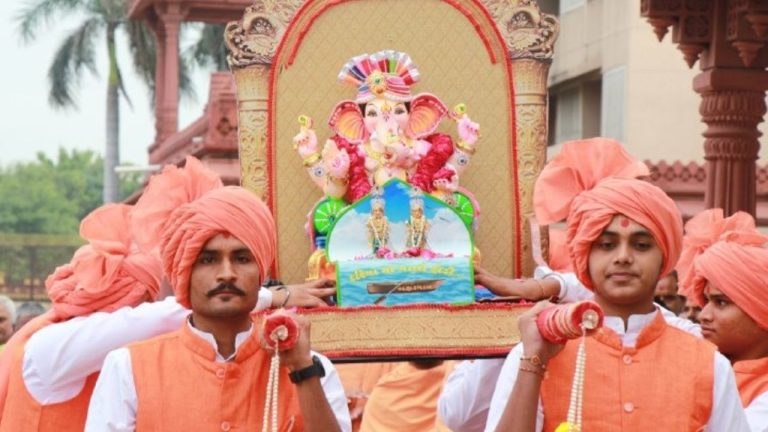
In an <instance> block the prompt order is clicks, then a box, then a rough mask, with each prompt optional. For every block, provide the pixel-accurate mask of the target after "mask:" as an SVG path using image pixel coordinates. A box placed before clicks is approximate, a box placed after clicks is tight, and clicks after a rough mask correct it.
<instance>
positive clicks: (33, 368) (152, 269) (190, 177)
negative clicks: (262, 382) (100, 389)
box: [0, 158, 332, 432]
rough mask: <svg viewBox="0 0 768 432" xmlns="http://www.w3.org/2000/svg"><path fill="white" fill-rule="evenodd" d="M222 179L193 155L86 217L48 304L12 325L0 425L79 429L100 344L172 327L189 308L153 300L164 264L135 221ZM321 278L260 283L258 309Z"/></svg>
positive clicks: (114, 344) (3, 365) (148, 224)
mask: <svg viewBox="0 0 768 432" xmlns="http://www.w3.org/2000/svg"><path fill="white" fill-rule="evenodd" d="M220 187H222V184H221V181H220V179H219V178H218V176H217V175H216V174H215V173H213V172H212V171H209V170H207V169H205V168H204V167H203V166H202V164H201V163H200V162H199V161H197V160H196V159H194V158H190V159H188V160H187V164H186V166H185V168H183V169H178V168H176V167H175V166H168V167H166V168H165V169H164V171H163V173H162V174H159V175H156V176H154V177H153V178H152V179H151V181H150V183H149V185H148V186H147V188H146V189H145V193H144V196H143V197H142V199H141V200H140V203H139V204H137V205H136V206H128V205H122V204H120V205H117V204H110V205H106V206H103V207H101V208H99V209H97V210H95V211H93V212H92V213H91V214H89V215H88V216H87V217H86V218H85V219H84V220H83V222H82V223H81V226H80V235H81V236H82V237H83V238H84V239H86V240H87V241H88V244H87V245H85V246H83V247H82V248H80V249H79V250H78V251H77V252H76V253H75V256H74V257H73V258H72V260H71V262H70V263H67V264H66V265H63V266H61V267H59V268H57V269H56V271H55V272H54V273H53V274H52V275H51V276H50V277H49V278H48V279H47V280H46V288H47V290H48V295H49V297H50V298H51V300H52V303H53V305H52V307H51V310H50V311H48V312H46V313H45V314H43V315H42V316H40V317H37V318H35V319H33V320H32V321H30V322H29V323H28V325H26V326H24V327H23V328H21V329H19V331H18V332H17V333H16V334H15V335H14V337H13V338H12V339H11V341H10V342H9V344H8V351H7V352H4V353H3V354H2V356H0V412H2V417H1V418H0V431H3V432H4V431H10V432H16V431H20V430H24V431H57V432H61V431H82V430H83V427H84V425H85V418H86V413H87V409H88V403H89V400H90V397H91V392H92V390H93V385H94V383H95V382H96V378H97V376H98V373H99V371H100V369H101V365H102V363H103V362H104V357H105V356H106V355H107V353H108V352H109V351H111V350H113V349H117V348H119V347H121V346H123V345H125V344H128V343H131V342H135V341H140V340H144V339H149V338H151V337H155V336H158V335H161V334H164V333H167V332H170V331H174V330H176V329H178V327H179V326H180V325H181V323H182V322H184V320H185V318H186V316H187V315H188V313H189V310H188V309H186V308H184V307H183V306H182V305H180V304H179V303H178V302H177V301H176V299H175V298H174V297H172V296H171V297H168V298H166V299H165V300H164V301H158V302H153V300H155V299H156V298H158V297H161V295H160V291H161V279H162V266H161V264H160V258H159V254H158V253H157V251H156V250H155V248H154V247H145V250H141V249H139V248H138V247H137V245H136V237H137V235H136V234H137V232H138V231H140V230H137V227H139V228H141V229H143V230H145V231H147V230H149V229H150V228H152V229H154V228H157V227H159V226H162V225H163V224H164V222H165V221H164V220H163V219H162V218H158V217H154V220H147V218H146V217H143V215H146V214H150V215H154V216H156V215H155V213H156V212H157V210H158V209H162V208H164V207H163V206H165V207H171V208H173V207H177V206H180V205H182V204H184V203H185V202H188V201H189V200H193V199H195V198H197V197H198V196H200V195H202V194H204V193H206V192H208V191H210V190H214V189H216V188H220ZM158 203H159V204H158ZM150 219H152V218H150ZM137 220H139V221H140V222H141V223H139V224H135V223H133V222H136V221H137ZM144 237H149V238H153V237H156V235H154V234H152V235H145V236H144ZM323 283H324V281H319V282H318V283H315V284H311V285H304V286H291V287H288V288H286V289H281V290H279V291H277V292H276V293H275V294H274V295H273V294H272V292H271V291H268V290H266V289H260V290H259V294H258V297H259V300H258V303H257V306H256V309H266V308H268V307H270V304H271V305H272V306H276V307H279V306H280V305H284V304H285V303H286V302H288V304H290V303H292V302H300V303H298V304H301V305H305V306H310V305H313V304H314V303H315V302H321V300H320V299H319V298H315V297H314V295H315V294H319V293H320V292H322V291H324V290H325V291H327V290H328V289H327V288H323V287H322V285H321V284H323ZM331 291H332V290H331ZM288 293H292V294H288ZM325 294H327V293H325ZM308 297H311V299H308ZM7 396H11V397H7Z"/></svg>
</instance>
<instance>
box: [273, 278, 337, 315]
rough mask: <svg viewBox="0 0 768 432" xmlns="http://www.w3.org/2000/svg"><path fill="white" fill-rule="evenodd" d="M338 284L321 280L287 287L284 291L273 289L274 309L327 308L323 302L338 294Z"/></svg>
mask: <svg viewBox="0 0 768 432" xmlns="http://www.w3.org/2000/svg"><path fill="white" fill-rule="evenodd" d="M335 286H336V282H335V281H333V280H331V279H325V278H320V279H317V280H313V281H311V282H305V283H302V284H295V285H286V286H285V288H283V289H279V290H277V289H273V291H272V307H273V308H276V307H280V306H283V305H285V307H288V308H290V307H303V308H312V307H319V306H327V305H328V304H327V303H326V302H325V301H324V300H323V299H325V298H327V297H330V296H332V295H334V294H335V293H336V288H335Z"/></svg>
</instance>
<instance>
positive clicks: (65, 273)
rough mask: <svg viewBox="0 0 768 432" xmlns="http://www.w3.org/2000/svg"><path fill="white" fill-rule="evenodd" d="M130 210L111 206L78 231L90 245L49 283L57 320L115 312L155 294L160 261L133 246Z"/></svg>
mask: <svg viewBox="0 0 768 432" xmlns="http://www.w3.org/2000/svg"><path fill="white" fill-rule="evenodd" d="M130 214H131V206H128V205H125V204H107V205H105V206H103V207H100V208H98V209H96V210H94V211H93V212H92V213H91V214H89V215H88V216H86V218H85V219H83V222H82V223H81V225H80V235H81V236H82V237H83V238H85V239H86V240H88V242H89V243H88V244H87V245H85V246H82V247H80V249H78V250H77V252H75V255H74V256H73V257H72V261H71V262H70V263H68V264H65V265H64V266H61V267H59V268H57V269H56V271H55V272H54V273H53V274H52V275H50V276H49V277H48V279H47V280H46V281H45V285H46V287H47V289H48V296H49V297H50V298H51V301H52V302H53V310H54V311H55V312H56V315H57V316H58V319H60V320H65V319H68V318H71V317H76V316H83V315H87V314H90V313H92V312H96V311H100V312H111V311H114V310H117V309H119V308H121V307H123V306H132V305H136V304H138V303H139V302H140V301H141V300H142V299H143V298H145V297H146V298H147V299H151V300H154V299H155V298H156V297H157V294H158V292H159V290H160V280H161V277H162V268H161V266H160V259H159V256H158V255H157V253H156V252H149V253H142V252H140V251H139V250H138V249H137V248H136V246H135V245H134V244H133V241H132V237H131V231H130Z"/></svg>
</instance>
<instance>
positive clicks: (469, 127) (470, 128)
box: [458, 114, 480, 147]
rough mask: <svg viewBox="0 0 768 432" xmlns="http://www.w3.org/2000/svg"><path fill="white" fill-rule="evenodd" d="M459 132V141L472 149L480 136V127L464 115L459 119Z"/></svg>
mask: <svg viewBox="0 0 768 432" xmlns="http://www.w3.org/2000/svg"><path fill="white" fill-rule="evenodd" d="M458 130H459V139H461V140H462V141H463V142H464V143H465V144H467V145H468V146H470V147H472V146H474V145H475V143H476V142H477V138H478V136H479V130H480V125H478V124H477V123H475V122H473V121H472V120H470V118H469V116H468V115H466V114H464V115H463V116H461V118H460V119H459V124H458Z"/></svg>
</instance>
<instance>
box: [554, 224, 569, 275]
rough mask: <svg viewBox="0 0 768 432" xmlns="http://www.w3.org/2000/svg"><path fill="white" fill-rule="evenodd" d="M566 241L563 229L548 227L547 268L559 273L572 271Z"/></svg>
mask: <svg viewBox="0 0 768 432" xmlns="http://www.w3.org/2000/svg"><path fill="white" fill-rule="evenodd" d="M567 241H568V237H567V234H566V232H565V230H562V229H555V228H552V227H549V261H548V263H549V268H551V269H552V270H554V271H556V272H559V273H573V264H572V263H571V256H570V254H569V252H568V244H567V243H566V242H567Z"/></svg>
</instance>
